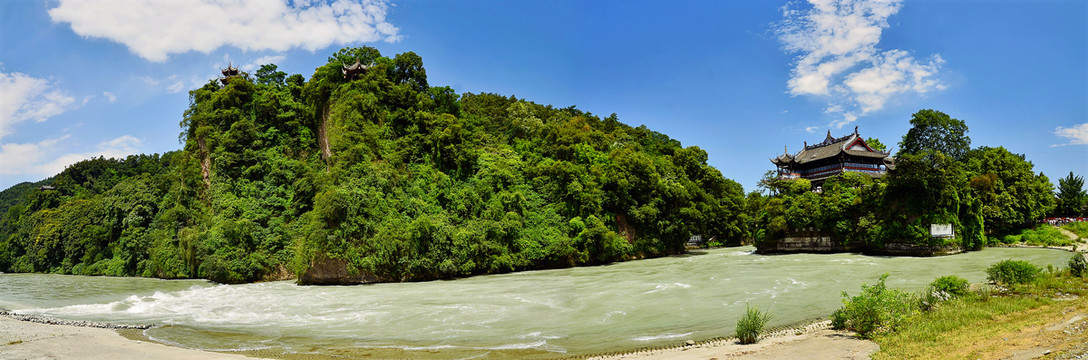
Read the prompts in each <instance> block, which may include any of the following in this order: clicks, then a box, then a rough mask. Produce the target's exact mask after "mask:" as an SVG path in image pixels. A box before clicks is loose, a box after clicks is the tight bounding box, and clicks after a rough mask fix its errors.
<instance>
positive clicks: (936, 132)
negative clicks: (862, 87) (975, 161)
mask: <svg viewBox="0 0 1088 360" xmlns="http://www.w3.org/2000/svg"><path fill="white" fill-rule="evenodd" d="M910 125H911V128H910V130H909V131H907V134H906V135H903V140H902V141H900V142H899V154H900V155H902V154H920V153H935V152H938V153H943V154H945V155H948V156H950V157H952V158H953V159H956V160H960V159H963V157H964V156H965V155H967V151H969V150H971V138H970V137H968V136H967V124H966V123H965V122H964V121H963V120H959V119H953V118H952V117H950V116H948V114H945V113H943V112H940V111H937V110H931V109H922V110H918V112H916V113H914V114H913V115H911V118H910Z"/></svg>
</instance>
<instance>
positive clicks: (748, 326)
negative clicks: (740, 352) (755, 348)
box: [737, 305, 771, 344]
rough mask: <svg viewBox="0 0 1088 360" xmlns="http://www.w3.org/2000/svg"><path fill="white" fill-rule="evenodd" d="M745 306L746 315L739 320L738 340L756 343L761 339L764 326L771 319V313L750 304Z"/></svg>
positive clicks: (742, 342) (743, 342)
mask: <svg viewBox="0 0 1088 360" xmlns="http://www.w3.org/2000/svg"><path fill="white" fill-rule="evenodd" d="M745 308H746V311H745V313H744V316H741V318H740V319H738V320H737V340H738V341H740V343H741V344H754V343H756V341H759V335H760V333H762V332H763V327H764V326H767V322H768V321H770V320H771V314H770V313H767V312H763V311H760V310H759V308H756V307H754V306H750V305H745Z"/></svg>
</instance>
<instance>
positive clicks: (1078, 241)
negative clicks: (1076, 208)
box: [1055, 227, 1088, 252]
mask: <svg viewBox="0 0 1088 360" xmlns="http://www.w3.org/2000/svg"><path fill="white" fill-rule="evenodd" d="M1055 228H1056V229H1058V231H1061V232H1062V234H1065V236H1068V237H1069V240H1072V241H1073V245H1072V246H1073V251H1080V252H1088V244H1086V243H1085V240H1088V239H1084V238H1081V237H1080V235H1077V234H1076V233H1074V232H1072V231H1069V230H1066V229H1062V228H1060V227H1055Z"/></svg>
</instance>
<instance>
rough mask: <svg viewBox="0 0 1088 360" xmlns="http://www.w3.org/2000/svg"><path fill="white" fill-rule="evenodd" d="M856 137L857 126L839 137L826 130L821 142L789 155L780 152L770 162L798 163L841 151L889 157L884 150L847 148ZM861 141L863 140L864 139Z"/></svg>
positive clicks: (863, 155) (828, 156) (878, 157)
mask: <svg viewBox="0 0 1088 360" xmlns="http://www.w3.org/2000/svg"><path fill="white" fill-rule="evenodd" d="M858 139H861V136H860V135H858V133H857V128H855V129H854V133H853V134H849V135H846V136H843V137H840V138H835V137H832V136H831V131H830V130H829V131H828V132H827V137H826V138H824V141H823V142H821V143H819V144H815V145H807V146H805V147H804V149H802V150H801V151H799V152H798V153H797V154H796V155H792V156H791V155H789V154H782V155H781V156H779V157H777V158H775V159H772V160H771V162H772V163H774V164H776V165H788V164H791V163H792V164H798V165H799V164H804V163H808V162H813V161H817V160H822V159H827V158H831V157H835V156H837V155H839V154H841V153H846V154H848V155H852V156H859V157H867V158H876V159H885V158H888V157H889V155H890V153H886V152H881V151H868V150H854V149H849V148H848V147H849V146H851V145H853V144H854V142H855V140H858ZM861 141H862V142H864V141H865V140H861ZM866 146H867V144H866ZM885 162H886V161H885Z"/></svg>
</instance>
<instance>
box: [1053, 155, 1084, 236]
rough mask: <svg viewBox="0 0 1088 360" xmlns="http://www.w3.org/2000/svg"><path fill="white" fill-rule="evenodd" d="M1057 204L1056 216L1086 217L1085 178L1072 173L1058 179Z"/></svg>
mask: <svg viewBox="0 0 1088 360" xmlns="http://www.w3.org/2000/svg"><path fill="white" fill-rule="evenodd" d="M1057 203H1058V204H1057V207H1056V208H1055V209H1054V215H1055V216H1084V215H1085V214H1086V213H1088V191H1086V190H1084V177H1083V176H1074V175H1073V172H1072V171H1070V172H1069V175H1067V176H1066V177H1063V178H1061V179H1058V199H1057ZM1081 236H1084V235H1081Z"/></svg>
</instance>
